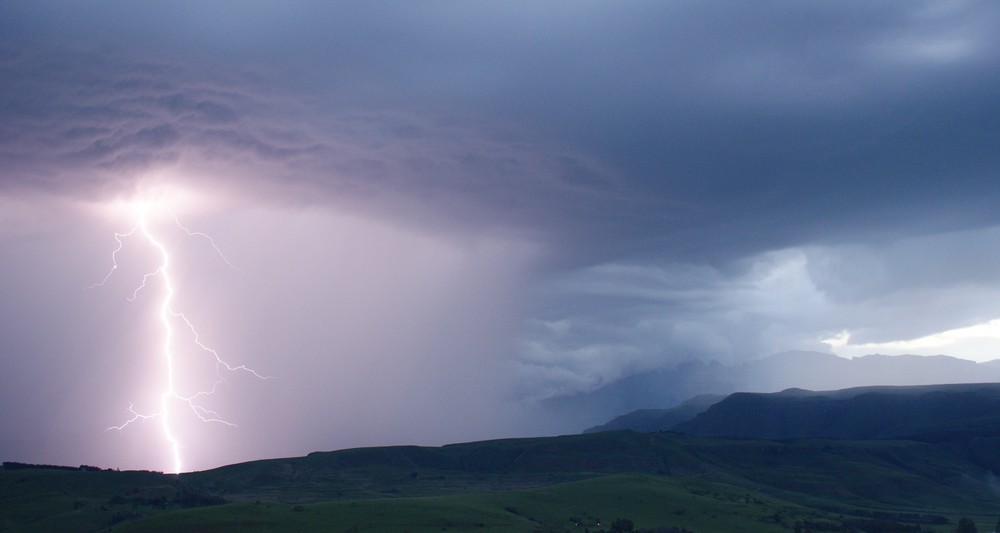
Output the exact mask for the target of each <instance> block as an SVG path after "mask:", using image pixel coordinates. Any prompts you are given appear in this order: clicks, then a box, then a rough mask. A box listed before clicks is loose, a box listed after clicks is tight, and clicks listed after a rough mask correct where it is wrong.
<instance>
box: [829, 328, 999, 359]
mask: <svg viewBox="0 0 1000 533" xmlns="http://www.w3.org/2000/svg"><path fill="white" fill-rule="evenodd" d="M821 342H823V343H824V344H827V345H829V346H830V348H831V350H832V351H833V353H834V354H836V355H839V356H841V357H860V356H864V355H869V354H873V353H880V354H884V355H943V354H947V355H950V356H952V357H958V358H960V359H968V360H970V361H975V362H977V363H983V362H987V361H993V360H995V359H997V358H998V357H1000V319H993V320H990V321H988V322H982V323H979V324H974V325H972V326H967V327H964V328H955V329H950V330H946V331H942V332H940V333H934V334H932V335H925V336H923V337H918V338H914V339H901V340H895V341H888V342H866V343H858V344H852V343H851V334H850V332H849V331H847V330H844V331H841V332H840V333H838V334H837V335H834V336H832V337H829V338H827V339H823V340H822V341H821Z"/></svg>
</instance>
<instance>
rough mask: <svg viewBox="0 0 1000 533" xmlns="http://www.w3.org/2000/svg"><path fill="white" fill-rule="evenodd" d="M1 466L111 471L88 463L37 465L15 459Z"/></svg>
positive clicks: (21, 468) (13, 468) (18, 468)
mask: <svg viewBox="0 0 1000 533" xmlns="http://www.w3.org/2000/svg"><path fill="white" fill-rule="evenodd" d="M3 467H4V469H6V470H25V469H28V468H34V469H42V470H72V471H84V472H113V471H114V469H113V468H107V469H105V468H101V467H99V466H90V465H80V466H60V465H37V464H32V463H18V462H17V461H4V462H3Z"/></svg>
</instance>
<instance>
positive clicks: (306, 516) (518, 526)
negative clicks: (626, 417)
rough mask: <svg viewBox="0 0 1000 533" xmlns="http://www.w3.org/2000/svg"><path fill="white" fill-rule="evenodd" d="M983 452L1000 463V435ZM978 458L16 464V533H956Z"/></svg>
mask: <svg viewBox="0 0 1000 533" xmlns="http://www.w3.org/2000/svg"><path fill="white" fill-rule="evenodd" d="M979 440H980V444H981V445H982V446H984V447H986V448H989V449H992V450H1000V439H997V438H990V437H980V438H979ZM970 450H971V449H970V448H961V447H956V446H954V445H952V444H950V443H948V444H944V443H935V442H917V441H909V440H886V441H848V440H784V441H775V440H764V439H741V440H733V439H715V438H703V437H693V436H684V435H678V434H671V433H648V434H642V433H635V432H628V431H624V432H623V431H618V432H605V433H597V434H589V435H571V436H562V437H548V438H531V439H507V440H495V441H485V442H474V443H463V444H455V445H449V446H443V447H416V446H396V447H380V448H361V449H353V450H342V451H334V452H317V453H313V454H310V455H308V456H306V457H293V458H286V459H271V460H262V461H253V462H249V463H242V464H236V465H230V466H226V467H222V468H218V469H214V470H210V471H205V472H196V473H189V474H180V475H165V474H158V473H152V472H112V471H94V470H93V469H84V470H61V469H54V468H39V467H33V466H32V465H16V464H11V463H8V464H7V465H8V467H5V468H4V469H2V470H0V529H2V530H3V531H98V530H100V531H107V530H108V529H109V528H110V529H111V530H112V531H196V530H201V531H237V530H238V531H310V530H330V531H415V532H416V531H428V532H429V531H442V530H444V531H525V532H528V531H584V530H586V529H589V530H590V531H592V532H596V531H601V530H606V531H609V530H611V529H612V523H617V524H618V526H620V529H619V530H624V529H621V528H624V527H625V525H626V522H625V520H627V521H628V523H631V524H633V525H634V526H635V527H636V528H637V529H642V528H646V529H647V530H654V529H653V528H657V529H658V530H659V531H670V529H669V528H672V527H679V528H687V529H688V530H690V531H695V532H698V533H705V532H714V531H742V532H747V533H754V532H761V533H765V532H766V533H771V532H773V533H778V532H790V531H794V530H796V529H798V530H800V531H805V530H808V529H811V530H815V531H861V530H865V531H870V532H877V531H918V528H919V530H920V531H925V532H926V531H937V532H940V533H944V532H950V531H952V530H953V529H954V527H955V524H956V523H957V520H958V519H959V518H960V517H962V516H967V517H970V518H972V519H973V520H974V521H975V522H976V523H977V525H978V526H979V529H980V531H989V530H990V529H989V528H992V526H993V525H994V524H995V523H996V520H997V517H998V516H1000V498H998V496H997V493H996V492H994V490H993V488H992V484H993V480H994V478H993V474H992V472H1000V457H997V454H996V453H993V454H992V455H991V454H976V453H971V451H970ZM616 520H619V521H618V522H615V521H616ZM887 528H891V529H887ZM674 531H678V530H674Z"/></svg>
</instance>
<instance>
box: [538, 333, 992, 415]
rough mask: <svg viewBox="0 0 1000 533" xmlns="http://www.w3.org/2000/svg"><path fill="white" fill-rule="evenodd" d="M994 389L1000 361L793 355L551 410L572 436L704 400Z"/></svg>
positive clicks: (652, 378) (688, 373)
mask: <svg viewBox="0 0 1000 533" xmlns="http://www.w3.org/2000/svg"><path fill="white" fill-rule="evenodd" d="M988 382H1000V361H998V360H994V361H990V362H986V363H976V362H973V361H969V360H966V359H959V358H957V357H950V356H946V355H939V356H917V355H899V356H887V355H868V356H864V357H857V358H854V359H845V358H842V357H838V356H836V355H833V354H829V353H821V352H807V351H789V352H783V353H779V354H775V355H772V356H770V357H766V358H763V359H758V360H755V361H750V362H747V363H743V364H739V365H734V366H726V365H723V364H721V363H718V362H715V361H712V362H704V361H689V362H686V363H682V364H680V365H678V366H675V367H673V368H669V369H660V370H654V371H650V372H645V373H640V374H635V375H632V376H629V377H627V378H624V379H622V380H620V381H617V382H615V383H612V384H609V385H607V386H605V387H602V388H599V389H597V390H594V391H592V392H588V393H585V394H578V395H574V396H568V397H560V398H554V399H551V400H547V401H546V402H545V403H544V408H545V409H547V410H549V411H550V412H551V413H553V414H555V415H558V416H561V417H563V418H564V420H565V422H564V423H565V424H566V429H567V431H580V430H582V429H583V428H589V427H592V426H596V425H598V424H604V423H605V422H607V421H609V420H611V419H612V418H615V417H618V416H621V415H625V414H627V413H631V412H633V411H636V410H640V409H669V408H672V407H675V406H678V405H679V404H681V403H682V402H685V401H686V400H688V399H691V398H693V397H695V396H699V395H704V394H709V395H720V396H722V395H727V394H731V393H734V392H778V391H781V390H785V389H789V388H799V389H808V390H820V391H822V390H837V389H847V388H851V387H865V386H879V385H933V384H942V383H988Z"/></svg>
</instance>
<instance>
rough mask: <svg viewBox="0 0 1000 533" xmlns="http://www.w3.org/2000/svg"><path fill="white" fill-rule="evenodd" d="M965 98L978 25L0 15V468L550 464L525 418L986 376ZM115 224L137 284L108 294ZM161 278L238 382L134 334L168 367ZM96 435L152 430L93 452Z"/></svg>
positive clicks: (869, 6)
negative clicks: (646, 376)
mask: <svg viewBox="0 0 1000 533" xmlns="http://www.w3.org/2000/svg"><path fill="white" fill-rule="evenodd" d="M998 95H1000V3H997V2H996V1H994V0H983V1H961V0H954V1H946V0H942V1H925V2H922V1H915V0H899V1H885V2H873V1H870V0H865V1H857V2H855V1H847V0H838V1H831V2H799V1H757V2H721V1H719V2H715V1H680V0H676V1H649V2H642V1H626V2H603V1H602V2H597V1H594V2H588V1H552V2H521V3H517V2H489V3H488V2H465V1H432V2H409V1H405V2H404V1H400V2H378V1H374V2H373V1H365V2H325V1H316V2H273V3H271V2H236V3H233V2H183V1H181V2H178V1H169V2H126V1H120V2H117V1H98V2H44V1H38V0H32V1H23V2H22V1H8V2H3V3H0V246H2V250H3V252H2V254H0V301H2V304H0V360H2V363H3V371H2V372H0V427H3V428H5V429H4V431H3V432H2V434H0V459H3V460H20V461H31V462H47V463H60V464H80V463H87V464H96V465H99V466H117V467H121V468H151V469H158V470H171V469H173V468H174V467H175V465H177V464H178V463H176V462H175V461H174V459H173V458H172V452H171V450H170V445H169V443H168V442H167V440H168V438H167V435H166V434H165V427H167V428H168V429H169V431H170V432H171V435H172V436H173V437H174V438H175V439H176V440H177V441H178V446H179V448H178V453H179V454H180V455H182V456H183V463H182V464H181V468H182V469H185V470H189V469H201V468H208V467H212V466H217V465H220V464H225V463H232V462H236V461H242V460H249V459H254V458H261V457H275V456H287V455H299V454H305V453H308V452H310V451H314V450H323V449H336V448H343V447H349V446H367V445H378V444H442V443H446V442H455V441H462V440H474V439H484V438H493V437H501V436H515V435H542V434H551V433H553V432H559V431H565V430H566V428H564V427H562V426H560V425H559V424H558V423H557V421H552V420H546V419H545V418H544V416H541V415H539V412H538V411H537V410H536V409H534V408H533V405H534V403H535V402H537V401H539V400H544V399H547V398H555V397H560V396H566V395H572V394H576V393H581V392H588V391H592V390H595V389H597V388H599V387H601V386H604V385H607V384H610V383H614V382H615V381H617V380H619V379H622V378H623V377H626V376H629V375H632V374H635V373H639V372H646V371H651V370H656V369H662V368H669V367H670V366H672V365H675V364H678V363H679V362H682V361H687V360H691V359H703V360H711V359H714V360H718V361H720V362H722V363H725V364H736V363H739V362H741V361H746V360H751V359H755V358H760V357H763V356H766V355H769V354H772V353H775V352H780V351H785V350H791V349H800V350H819V351H833V352H834V353H837V354H839V355H843V356H857V355H863V354H867V353H886V354H897V353H916V354H940V353H946V354H950V355H954V356H957V357H964V358H968V359H973V360H977V361H985V360H991V359H993V358H994V357H995V356H996V355H998V354H1000V209H998V208H997V206H998V205H1000V181H998V179H1000V149H998V146H1000V96H998ZM143 202H145V205H148V206H151V207H150V211H148V217H147V219H146V222H147V225H146V230H147V231H148V232H149V234H150V235H151V236H154V238H155V239H157V241H156V242H159V243H161V244H163V245H164V249H165V250H166V251H167V252H169V260H170V268H169V273H168V274H160V275H156V276H150V277H146V287H145V288H143V289H142V290H140V291H138V292H136V289H137V288H138V287H139V286H141V285H142V283H143V279H144V276H145V275H146V274H149V273H153V272H156V271H157V268H159V266H160V261H161V259H162V255H161V254H160V253H159V252H158V249H157V248H156V246H154V244H153V242H152V241H151V240H149V239H147V238H145V237H144V236H143V232H142V231H140V230H137V231H136V232H134V233H132V234H131V235H129V236H127V237H119V238H118V240H116V236H115V235H116V233H118V234H119V235H122V234H126V233H128V232H129V231H130V230H132V229H133V228H134V227H135V226H136V224H137V222H138V213H139V211H138V210H137V206H138V205H140V204H142V203H143ZM171 213H172V214H173V215H176V216H177V220H179V221H180V222H179V223H178V222H176V221H175V220H174V218H173V216H171ZM185 228H186V229H185ZM206 235H210V236H211V240H210V239H209V238H208V237H207V236H206ZM119 241H120V243H121V249H120V251H119V252H118V253H117V254H115V255H114V256H113V252H114V251H115V250H116V249H117V248H118V247H119ZM213 244H214V245H216V246H217V247H218V250H219V251H221V252H222V255H220V254H219V253H218V252H217V251H216V249H215V248H213ZM116 263H117V264H118V265H119V268H117V269H114V270H113V271H112V266H113V265H114V264H116ZM109 272H112V275H111V276H110V277H108V278H107V280H106V281H105V282H104V283H103V284H100V282H101V281H102V280H105V277H106V276H108V273H109ZM168 277H169V281H170V284H171V286H172V288H173V290H174V292H173V295H174V296H173V300H172V301H171V303H170V310H171V311H173V312H174V313H183V314H184V317H186V318H187V319H189V320H190V322H191V324H192V325H193V326H195V327H196V329H197V331H198V333H199V337H198V340H200V342H202V343H203V344H204V345H206V346H207V347H210V348H212V349H214V350H215V351H216V353H218V354H219V356H220V357H222V358H223V359H225V360H226V361H228V362H229V363H231V364H233V365H234V366H238V365H246V366H247V367H250V368H253V369H254V370H256V371H257V372H258V373H259V374H260V375H262V376H267V377H271V378H272V379H266V380H261V379H258V378H257V377H256V376H254V375H252V374H250V373H248V372H245V371H240V370H236V371H228V370H225V369H224V368H223V369H222V370H221V371H220V372H219V374H218V375H219V376H220V377H221V378H223V379H224V380H225V381H223V382H222V383H221V384H217V383H216V380H217V377H216V370H215V368H214V367H215V365H214V364H213V361H214V356H212V355H211V354H210V353H209V352H206V351H205V350H202V349H199V348H197V345H196V344H194V341H195V339H194V337H193V335H192V334H191V333H190V330H189V329H187V328H186V326H184V325H183V323H181V322H180V320H181V318H180V317H178V316H172V315H171V316H172V318H170V319H169V320H168V322H170V323H171V326H172V327H173V331H174V333H173V340H172V347H173V348H172V350H173V351H172V352H171V353H172V355H171V357H172V361H173V362H172V363H168V361H167V359H168V358H167V357H166V356H165V352H164V340H165V338H166V336H167V333H166V331H165V329H164V322H163V321H162V320H160V316H159V315H160V310H161V309H162V306H163V301H164V298H165V297H166V294H167V284H166V281H167V278H168ZM95 284H96V286H95ZM133 296H134V298H133ZM209 357H213V358H212V359H208V358H209ZM168 365H173V366H174V370H175V374H176V375H175V378H174V385H173V388H174V390H175V392H176V393H177V396H181V397H185V398H191V397H193V396H196V395H197V393H198V392H203V391H206V390H211V389H213V388H214V389H215V394H214V395H211V396H197V398H196V399H195V402H196V403H197V404H198V405H201V406H202V407H204V408H205V409H210V410H212V411H214V412H215V413H217V415H218V417H219V418H223V419H225V420H226V421H227V422H230V423H232V424H235V427H234V426H230V425H227V424H222V423H217V422H207V423H206V422H202V421H200V420H198V419H197V417H196V416H195V413H194V411H192V410H191V409H189V408H188V406H186V405H183V404H184V402H181V401H179V400H177V399H176V398H174V399H172V400H170V399H168V400H167V401H164V400H163V399H162V395H163V392H164V391H165V390H169V388H170V387H171V385H170V384H169V382H168V379H167V377H166V372H167V369H168ZM130 405H131V406H133V409H134V410H135V412H136V413H140V414H145V415H154V414H157V413H159V414H160V416H158V417H155V418H151V419H148V420H145V421H143V420H136V422H135V423H134V424H131V425H129V426H128V427H126V428H124V429H122V430H121V431H119V430H110V431H107V430H106V428H108V427H112V426H119V425H121V424H123V423H124V422H125V421H127V420H129V419H130V418H131V417H132V416H133V415H132V413H131V412H130ZM202 413H203V414H204V411H202ZM164 414H166V415H167V416H166V417H164ZM213 416H214V415H213ZM213 416H209V418H212V417H213ZM165 421H166V422H167V423H166V424H164V422H165ZM579 429H583V428H579Z"/></svg>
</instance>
